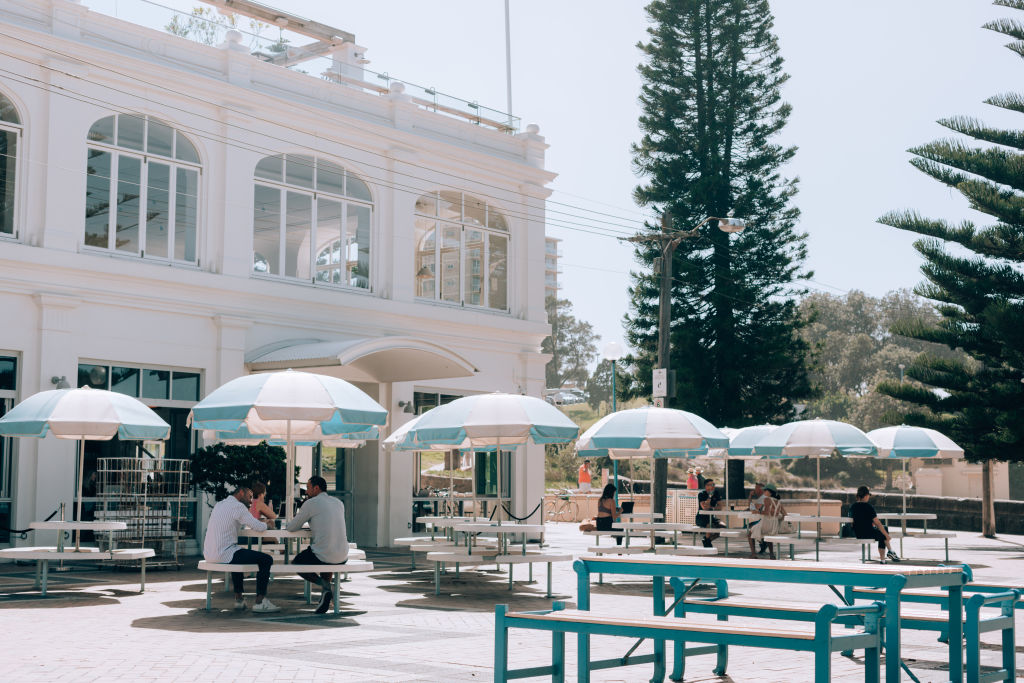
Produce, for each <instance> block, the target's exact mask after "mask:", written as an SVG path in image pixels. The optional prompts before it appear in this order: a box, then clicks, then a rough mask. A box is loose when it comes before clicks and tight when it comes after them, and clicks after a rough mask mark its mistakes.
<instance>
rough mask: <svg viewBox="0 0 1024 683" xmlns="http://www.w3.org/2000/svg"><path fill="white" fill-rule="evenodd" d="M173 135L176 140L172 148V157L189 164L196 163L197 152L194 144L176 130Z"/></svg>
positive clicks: (197, 159)
mask: <svg viewBox="0 0 1024 683" xmlns="http://www.w3.org/2000/svg"><path fill="white" fill-rule="evenodd" d="M174 137H175V140H176V141H177V142H176V146H175V148H174V157H175V158H176V159H180V160H182V161H186V162H188V163H190V164H198V163H199V154H198V153H197V152H196V148H195V146H194V145H193V144H192V143H191V142H189V139H188V138H186V137H185V136H184V135H182V134H181V133H177V132H176V133H175V135H174Z"/></svg>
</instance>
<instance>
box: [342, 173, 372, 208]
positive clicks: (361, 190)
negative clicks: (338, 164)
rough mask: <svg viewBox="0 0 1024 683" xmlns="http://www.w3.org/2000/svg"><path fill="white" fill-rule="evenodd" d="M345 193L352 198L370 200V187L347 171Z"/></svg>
mask: <svg viewBox="0 0 1024 683" xmlns="http://www.w3.org/2000/svg"><path fill="white" fill-rule="evenodd" d="M345 180H346V185H345V194H346V195H348V196H349V197H351V198H352V199H361V200H362V201H364V202H372V201H373V198H372V197H371V196H370V188H369V187H367V186H366V183H364V182H363V181H362V180H360V179H359V178H357V177H356V176H354V175H352V174H351V173H349V174H348V175H347V177H346V179H345Z"/></svg>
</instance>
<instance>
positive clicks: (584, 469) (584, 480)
mask: <svg viewBox="0 0 1024 683" xmlns="http://www.w3.org/2000/svg"><path fill="white" fill-rule="evenodd" d="M577 481H578V483H579V489H580V491H589V490H590V461H589V460H584V461H583V464H582V465H580V473H579V477H578V479H577Z"/></svg>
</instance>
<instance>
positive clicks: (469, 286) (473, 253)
mask: <svg viewBox="0 0 1024 683" xmlns="http://www.w3.org/2000/svg"><path fill="white" fill-rule="evenodd" d="M462 253H463V257H464V259H465V268H464V270H463V272H464V273H465V274H466V283H465V286H466V289H465V292H464V293H463V298H462V300H463V302H464V303H467V304H469V305H471V306H482V305H483V303H484V278H483V262H484V233H483V232H482V231H480V230H472V229H467V230H466V245H465V248H464V249H463V252H462Z"/></svg>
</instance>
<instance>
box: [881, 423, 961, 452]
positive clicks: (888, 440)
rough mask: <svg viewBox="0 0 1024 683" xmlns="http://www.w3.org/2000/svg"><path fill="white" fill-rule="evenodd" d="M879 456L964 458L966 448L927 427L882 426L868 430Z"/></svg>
mask: <svg viewBox="0 0 1024 683" xmlns="http://www.w3.org/2000/svg"><path fill="white" fill-rule="evenodd" d="M868 438H870V439H871V440H872V441H873V442H875V445H877V446H878V457H879V458H903V459H906V458H962V457H964V449H962V448H960V447H959V446H957V445H956V444H955V443H954V442H953V440H952V439H950V438H949V437H948V436H946V435H945V434H943V433H942V432H938V431H935V430H934V429H928V428H927V427H911V426H909V425H900V426H899V427H882V428H881V429H873V430H872V431H870V432H868Z"/></svg>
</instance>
